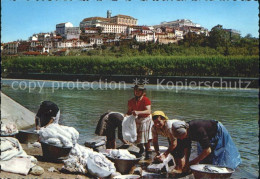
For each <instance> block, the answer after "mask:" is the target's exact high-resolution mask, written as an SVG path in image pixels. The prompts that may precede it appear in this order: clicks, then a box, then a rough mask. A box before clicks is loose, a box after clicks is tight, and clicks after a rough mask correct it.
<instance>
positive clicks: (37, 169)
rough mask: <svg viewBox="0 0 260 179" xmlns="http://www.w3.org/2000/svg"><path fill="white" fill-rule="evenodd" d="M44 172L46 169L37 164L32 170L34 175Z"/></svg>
mask: <svg viewBox="0 0 260 179" xmlns="http://www.w3.org/2000/svg"><path fill="white" fill-rule="evenodd" d="M43 173H44V169H43V168H42V167H40V166H38V165H35V166H34V167H32V170H31V172H30V174H33V175H37V176H39V175H42V174H43Z"/></svg>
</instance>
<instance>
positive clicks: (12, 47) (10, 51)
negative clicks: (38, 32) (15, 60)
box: [3, 41, 20, 55]
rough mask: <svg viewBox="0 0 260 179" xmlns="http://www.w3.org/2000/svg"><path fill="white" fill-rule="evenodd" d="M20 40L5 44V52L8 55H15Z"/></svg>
mask: <svg viewBox="0 0 260 179" xmlns="http://www.w3.org/2000/svg"><path fill="white" fill-rule="evenodd" d="M19 43H20V42H18V41H14V42H8V43H6V44H5V46H4V49H3V51H4V52H3V53H4V54H7V55H15V54H17V52H18V46H19Z"/></svg>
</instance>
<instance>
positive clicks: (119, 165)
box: [107, 152, 141, 174]
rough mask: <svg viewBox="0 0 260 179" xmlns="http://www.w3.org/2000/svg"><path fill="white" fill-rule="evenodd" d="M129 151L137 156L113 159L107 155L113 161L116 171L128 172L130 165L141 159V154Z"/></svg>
mask: <svg viewBox="0 0 260 179" xmlns="http://www.w3.org/2000/svg"><path fill="white" fill-rule="evenodd" d="M130 153H131V154H133V155H135V156H136V157H137V158H135V159H115V158H112V157H109V156H107V158H108V159H109V160H111V161H112V162H114V163H115V167H116V171H118V172H120V173H121V174H128V173H129V172H130V170H131V169H132V167H133V166H134V165H135V164H137V163H138V162H139V161H140V160H141V156H140V155H139V154H138V153H135V152H130Z"/></svg>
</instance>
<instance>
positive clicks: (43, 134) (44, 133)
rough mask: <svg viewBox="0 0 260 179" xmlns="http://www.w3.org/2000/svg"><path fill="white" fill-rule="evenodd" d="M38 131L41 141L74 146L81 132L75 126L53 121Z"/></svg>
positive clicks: (61, 145)
mask: <svg viewBox="0 0 260 179" xmlns="http://www.w3.org/2000/svg"><path fill="white" fill-rule="evenodd" d="M37 133H38V134H39V135H40V137H39V138H40V141H41V142H45V143H48V144H53V145H56V146H59V147H73V146H74V145H75V144H76V143H77V140H78V138H79V132H78V131H77V130H76V129H75V128H73V127H68V126H62V125H59V124H53V123H52V124H50V125H48V126H47V127H42V128H41V129H40V130H39V131H37Z"/></svg>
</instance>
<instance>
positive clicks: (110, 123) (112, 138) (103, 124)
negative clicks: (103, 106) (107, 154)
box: [95, 112, 128, 149]
mask: <svg viewBox="0 0 260 179" xmlns="http://www.w3.org/2000/svg"><path fill="white" fill-rule="evenodd" d="M123 119H124V116H123V114H122V113H119V112H107V113H104V114H103V115H101V117H100V119H99V121H98V124H97V127H96V131H95V134H97V135H99V136H106V137H107V143H106V148H107V149H115V148H116V128H117V132H118V133H117V137H118V139H120V140H121V141H122V142H123V144H127V143H128V142H127V141H126V140H124V139H123V135H122V121H123Z"/></svg>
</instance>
